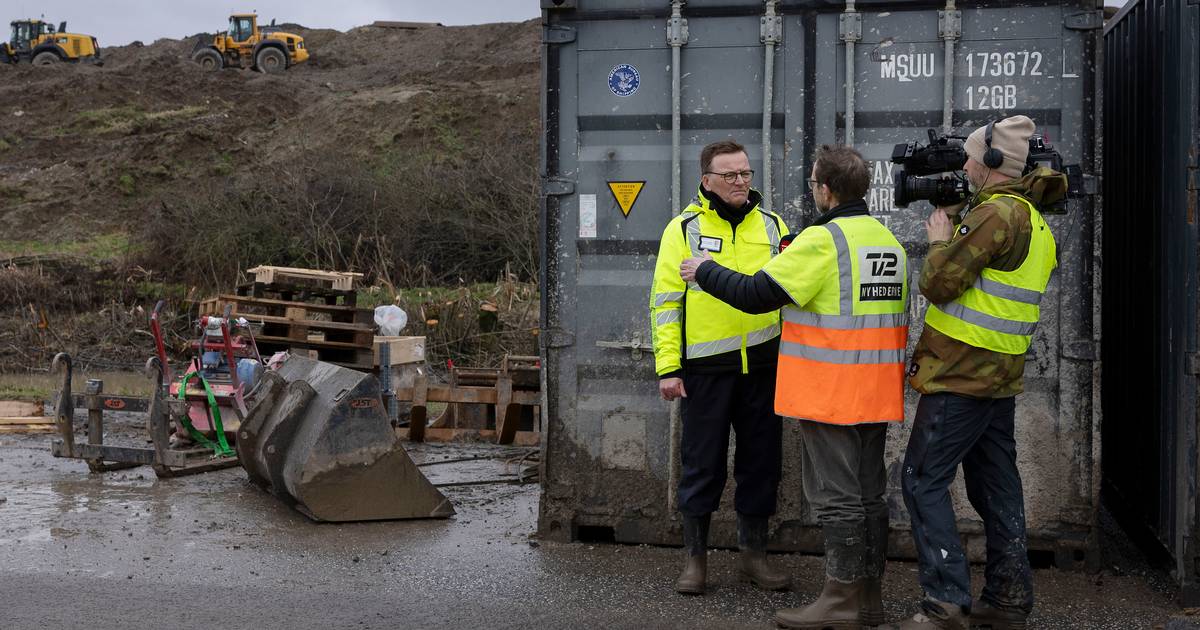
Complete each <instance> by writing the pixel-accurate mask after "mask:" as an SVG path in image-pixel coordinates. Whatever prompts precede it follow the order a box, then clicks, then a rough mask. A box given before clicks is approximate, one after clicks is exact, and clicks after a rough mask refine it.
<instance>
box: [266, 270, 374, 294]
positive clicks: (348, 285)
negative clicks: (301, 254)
mask: <svg viewBox="0 0 1200 630" xmlns="http://www.w3.org/2000/svg"><path fill="white" fill-rule="evenodd" d="M246 271H247V272H248V273H252V274H254V281H255V282H261V283H263V284H274V283H275V282H276V281H277V280H278V279H281V278H292V279H297V280H313V281H317V282H328V283H329V288H331V289H335V290H338V291H351V290H353V289H354V282H355V281H356V280H358V279H359V278H361V277H362V275H363V274H361V273H354V272H349V271H323V270H320V269H301V268H298V267H274V266H270V265H260V266H258V267H254V268H252V269H247V270H246Z"/></svg>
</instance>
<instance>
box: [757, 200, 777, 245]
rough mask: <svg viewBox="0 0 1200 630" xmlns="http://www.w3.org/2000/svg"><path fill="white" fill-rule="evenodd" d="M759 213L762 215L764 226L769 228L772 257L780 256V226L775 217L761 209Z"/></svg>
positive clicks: (768, 238)
mask: <svg viewBox="0 0 1200 630" xmlns="http://www.w3.org/2000/svg"><path fill="white" fill-rule="evenodd" d="M759 212H760V213H761V214H762V221H763V225H764V226H766V228H767V240H768V241H771V255H772V256H776V255H778V254H779V224H778V223H776V222H775V217H773V216H771V215H769V214H767V213H766V212H763V211H762V210H761V209H760V210H759Z"/></svg>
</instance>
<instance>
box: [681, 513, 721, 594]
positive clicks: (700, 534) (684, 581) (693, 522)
mask: <svg viewBox="0 0 1200 630" xmlns="http://www.w3.org/2000/svg"><path fill="white" fill-rule="evenodd" d="M711 519H712V516H711V515H708V514H706V515H704V516H684V517H683V547H684V551H685V552H686V553H687V561H686V562H685V563H684V565H683V571H682V572H681V573H680V574H679V579H677V580H675V592H677V593H683V594H685V595H703V594H704V586H705V582H706V581H707V580H708V525H709V523H710V522H711Z"/></svg>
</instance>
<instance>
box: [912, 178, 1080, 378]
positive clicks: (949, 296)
mask: <svg viewBox="0 0 1200 630" xmlns="http://www.w3.org/2000/svg"><path fill="white" fill-rule="evenodd" d="M1066 192H1067V178H1066V176H1065V175H1062V174H1061V173H1058V172H1056V171H1052V170H1050V169H1048V168H1039V169H1037V170H1035V171H1034V172H1032V173H1030V174H1028V175H1026V176H1024V177H1022V178H1021V179H1015V180H1011V181H1007V182H1004V183H1001V184H993V185H991V186H988V187H987V188H984V189H983V190H982V191H980V194H979V197H980V198H981V199H987V198H988V197H989V196H991V195H996V194H1001V193H1003V194H1010V195H1019V196H1021V197H1024V198H1026V199H1028V200H1029V201H1031V202H1033V204H1034V205H1035V206H1037V207H1039V208H1041V207H1044V205H1046V204H1049V203H1053V202H1055V201H1058V200H1059V199H1061V198H1063V197H1064V196H1065V195H1066ZM955 223H956V226H957V227H956V229H955V231H954V236H953V237H951V239H950V240H949V241H934V242H933V243H930V244H929V254H928V255H927V256H926V257H925V264H924V266H922V268H921V278H920V285H919V286H920V290H921V295H923V296H925V298H926V299H928V300H929V302H930V303H932V304H945V303H946V302H949V301H951V300H953V299H955V298H957V297H958V296H960V295H962V293H963V291H966V290H967V288H968V287H970V286H971V285H972V284H973V283H974V282H975V279H976V278H977V277H978V276H979V273H980V272H981V271H982V270H983V268H984V267H991V268H992V269H996V270H999V271H1012V270H1013V269H1016V268H1017V267H1020V266H1021V263H1023V262H1024V261H1025V255H1026V254H1027V253H1028V252H1029V242H1030V233H1031V231H1032V224H1031V223H1030V218H1029V211H1028V210H1026V209H1025V206H1024V205H1023V204H1021V203H1020V202H1018V201H1016V200H1014V199H1010V198H1007V197H998V198H995V199H988V200H987V201H984V202H983V203H980V204H979V205H977V206H975V207H974V208H972V209H970V210H969V211H968V212H966V213H965V214H964V215H963V216H962V218H961V219H960V220H956V221H955ZM1024 372H1025V355H1023V354H1020V355H1015V354H1003V353H1000V352H993V351H991V350H986V349H984V348H977V347H975V346H971V345H967V344H965V343H963V342H961V341H958V340H957V339H953V338H951V337H949V336H947V335H944V334H942V333H941V332H938V331H937V330H934V329H933V328H932V327H930V326H925V328H924V330H923V331H921V339H920V340H919V341H918V342H917V348H916V350H915V351H913V357H912V364H911V365H909V369H908V382H909V384H910V385H912V387H913V389H915V390H917V391H919V392H921V393H923V394H934V393H938V392H953V393H956V394H962V395H964V396H972V397H975V398H1007V397H1009V396H1015V395H1017V394H1019V393H1021V392H1022V391H1024V383H1023V381H1022V378H1021V377H1022V375H1023V374H1024Z"/></svg>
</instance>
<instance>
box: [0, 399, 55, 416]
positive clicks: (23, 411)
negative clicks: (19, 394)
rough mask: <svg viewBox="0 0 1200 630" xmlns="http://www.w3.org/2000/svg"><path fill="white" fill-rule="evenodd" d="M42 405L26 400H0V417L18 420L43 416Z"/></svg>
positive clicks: (44, 412)
mask: <svg viewBox="0 0 1200 630" xmlns="http://www.w3.org/2000/svg"><path fill="white" fill-rule="evenodd" d="M45 414H46V411H45V409H44V403H41V402H29V401H27V400H0V417H7V418H19V417H25V416H42V415H45Z"/></svg>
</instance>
